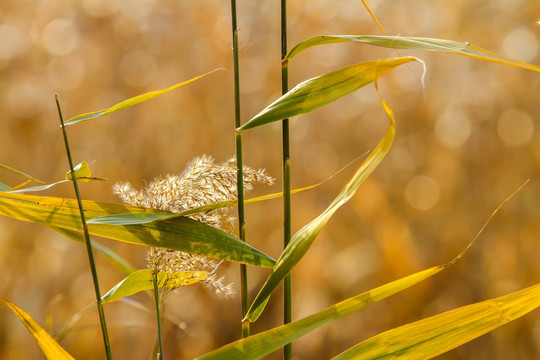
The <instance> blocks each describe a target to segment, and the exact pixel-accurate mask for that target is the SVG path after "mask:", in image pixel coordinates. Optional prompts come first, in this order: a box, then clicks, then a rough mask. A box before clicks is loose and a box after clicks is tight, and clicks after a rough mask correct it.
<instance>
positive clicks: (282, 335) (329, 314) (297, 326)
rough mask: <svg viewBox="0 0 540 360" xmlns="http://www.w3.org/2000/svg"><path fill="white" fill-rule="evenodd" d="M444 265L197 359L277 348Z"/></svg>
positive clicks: (252, 355) (257, 354) (247, 355)
mask: <svg viewBox="0 0 540 360" xmlns="http://www.w3.org/2000/svg"><path fill="white" fill-rule="evenodd" d="M449 265H450V264H447V265H444V266H434V267H431V268H429V269H426V270H423V271H420V272H417V273H415V274H412V275H409V276H406V277H404V278H401V279H399V280H396V281H392V282H390V283H388V284H385V285H382V286H380V287H377V288H375V289H372V290H369V291H366V292H364V293H362V294H359V295H356V296H354V297H351V298H349V299H347V300H344V301H342V302H339V303H337V304H335V305H332V306H330V307H328V308H326V309H325V310H323V311H320V312H318V313H316V314H313V315H310V316H307V317H305V318H303V319H300V320H296V321H293V322H292V323H289V324H286V325H281V326H278V327H276V328H274V329H271V330H267V331H264V332H261V333H258V334H256V335H252V336H249V337H247V338H245V339H242V340H238V341H235V342H233V343H230V344H227V345H225V346H223V347H220V348H219V349H216V350H214V351H212V352H209V353H207V354H205V355H203V356H201V357H199V358H198V360H210V359H228V360H235V359H237V360H244V359H245V360H248V359H259V358H261V357H262V356H265V355H267V354H269V353H271V352H272V351H275V350H277V349H279V348H280V347H282V346H284V345H285V344H288V343H290V342H291V341H293V340H295V339H297V338H299V337H301V336H303V335H305V334H307V333H309V332H311V331H313V330H315V329H317V328H319V327H321V326H323V325H325V324H327V323H329V322H330V321H333V320H336V319H339V318H342V317H344V316H346V315H349V314H352V313H354V312H356V311H359V310H362V309H363V308H365V307H367V306H369V305H371V304H373V303H375V302H377V301H380V300H383V299H385V298H387V297H389V296H391V295H394V294H396V293H398V292H400V291H402V290H405V289H407V288H409V287H411V286H413V285H415V284H417V283H419V282H421V281H423V280H425V279H427V278H429V277H431V276H433V275H435V274H437V273H439V272H440V271H441V270H443V269H445V268H446V267H447V266H449Z"/></svg>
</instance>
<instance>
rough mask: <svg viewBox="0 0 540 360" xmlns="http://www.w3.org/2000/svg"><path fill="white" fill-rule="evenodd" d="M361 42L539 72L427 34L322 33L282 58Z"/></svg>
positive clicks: (517, 62) (480, 49)
mask: <svg viewBox="0 0 540 360" xmlns="http://www.w3.org/2000/svg"><path fill="white" fill-rule="evenodd" d="M349 41H353V42H360V43H364V44H369V45H375V46H380V47H386V48H392V49H406V50H428V51H440V52H447V53H453V54H458V55H464V56H469V57H473V58H477V59H481V60H486V61H491V62H495V63H499V64H503V65H508V66H513V67H517V68H521V69H525V70H530V71H534V72H540V67H539V66H536V65H532V64H529V63H526V62H523V61H519V60H515V59H511V58H508V57H505V56H502V55H499V54H496V53H494V52H491V51H488V50H484V49H482V48H479V47H477V46H474V45H471V44H470V43H468V42H459V41H452V40H444V39H434V38H424V37H404V36H386V35H323V36H315V37H312V38H310V39H307V40H304V41H302V42H301V43H299V44H298V45H296V46H295V47H293V48H292V49H291V50H290V51H289V52H288V53H287V56H286V57H285V58H284V59H283V61H289V60H290V59H292V58H293V57H295V56H296V55H298V54H299V53H300V52H302V51H304V50H306V49H308V48H310V47H313V46H317V45H323V44H333V43H339V42H349Z"/></svg>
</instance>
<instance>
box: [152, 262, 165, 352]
mask: <svg viewBox="0 0 540 360" xmlns="http://www.w3.org/2000/svg"><path fill="white" fill-rule="evenodd" d="M152 282H153V283H154V303H155V304H156V320H157V332H158V338H157V341H158V346H159V360H163V341H162V339H163V337H162V335H161V313H160V310H159V306H160V302H159V291H158V283H157V271H155V270H154V271H152Z"/></svg>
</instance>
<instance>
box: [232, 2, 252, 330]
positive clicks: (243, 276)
mask: <svg viewBox="0 0 540 360" xmlns="http://www.w3.org/2000/svg"><path fill="white" fill-rule="evenodd" d="M231 19H232V42H233V67H234V121H235V128H239V127H240V125H242V123H241V119H240V71H239V60H238V22H237V17H236V0H231ZM235 142H236V166H237V179H236V183H237V189H238V190H237V191H238V232H239V236H240V240H242V241H246V223H245V217H244V172H243V160H242V134H241V133H240V132H239V131H236V133H235ZM240 282H241V285H240V293H241V295H240V296H241V302H242V318H244V316H245V315H246V313H247V310H248V306H249V297H248V280H247V266H246V265H245V264H241V265H240ZM249 334H250V329H249V322H248V321H246V322H244V323H242V337H248V336H249Z"/></svg>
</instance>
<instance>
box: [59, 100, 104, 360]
mask: <svg viewBox="0 0 540 360" xmlns="http://www.w3.org/2000/svg"><path fill="white" fill-rule="evenodd" d="M55 99H56V107H57V109H58V116H59V117H60V125H61V127H62V134H63V135H64V144H65V145H66V153H67V157H68V161H69V169H70V170H71V179H72V180H73V187H74V188H75V195H76V196H77V202H78V204H79V212H80V214H81V223H82V228H83V232H84V238H85V240H86V252H87V253H88V261H89V262H90V270H91V272H92V280H93V282H94V291H95V293H96V301H97V307H98V313H99V321H100V323H101V333H102V334H103V342H104V345H105V353H106V354H107V360H110V359H112V355H111V344H110V342H109V333H108V331H107V322H106V321H105V312H104V311H103V304H102V303H101V293H100V291H99V281H98V275H97V270H96V264H95V262H94V254H93V252H92V241H91V240H90V234H89V232H88V225H87V224H86V219H85V217H84V209H83V205H82V200H81V193H80V192H79V184H78V182H77V176H76V175H75V170H74V169H73V160H72V158H71V150H70V147H69V142H68V137H67V132H66V127H65V126H64V117H63V116H62V109H61V108H60V101H59V100H58V94H56V95H55Z"/></svg>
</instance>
